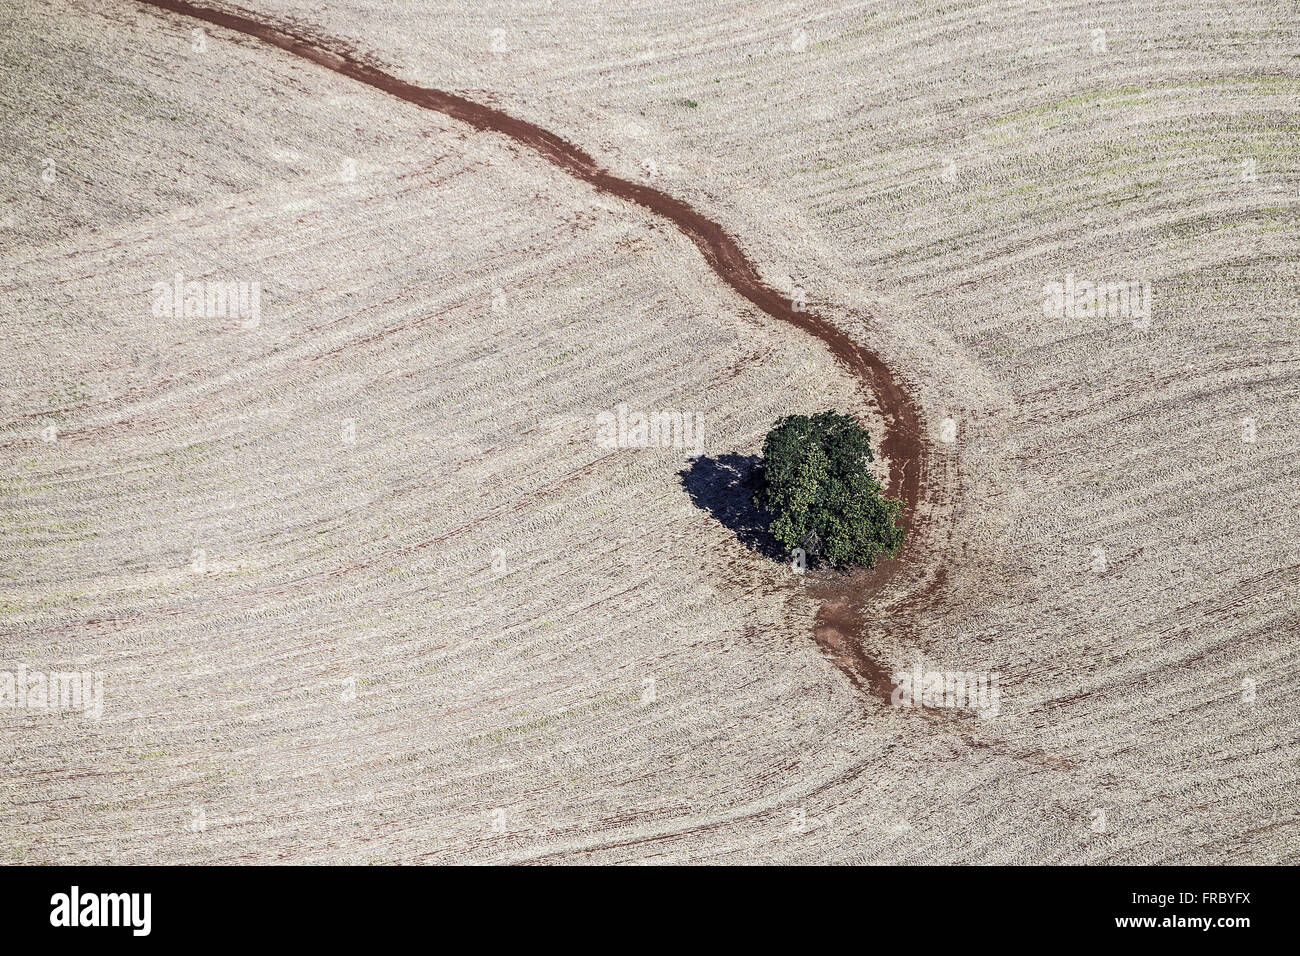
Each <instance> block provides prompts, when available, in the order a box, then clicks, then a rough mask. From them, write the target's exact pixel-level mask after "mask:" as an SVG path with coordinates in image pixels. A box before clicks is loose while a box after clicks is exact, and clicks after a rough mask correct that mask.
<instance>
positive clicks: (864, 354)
mask: <svg viewBox="0 0 1300 956" xmlns="http://www.w3.org/2000/svg"><path fill="white" fill-rule="evenodd" d="M137 2H139V3H142V4H144V5H146V6H152V7H158V8H160V9H163V10H168V11H171V12H173V13H178V14H182V15H184V16H187V17H192V18H194V19H196V20H201V21H203V22H205V23H211V24H213V25H214V26H219V27H223V28H225V29H228V30H235V31H237V32H239V33H243V34H246V35H248V36H251V37H256V38H257V39H259V40H262V41H264V42H266V43H269V44H271V45H272V46H276V47H279V48H280V49H282V50H286V51H288V52H289V53H292V54H294V55H295V56H300V57H303V58H304V59H307V60H310V61H311V62H313V63H316V64H319V65H320V66H323V67H325V68H327V69H330V70H333V71H334V72H335V73H339V74H341V75H343V76H346V77H348V78H349V79H353V80H356V81H358V82H360V83H365V84H366V85H367V86H372V87H374V88H375V89H378V90H382V91H383V92H385V93H388V94H390V95H392V96H396V97H398V98H399V99H403V100H406V101H407V102H409V103H414V104H415V105H417V106H420V107H423V108H424V109H428V110H436V111H437V112H440V113H444V114H446V115H447V116H450V117H451V118H452V119H455V120H458V121H460V122H462V123H466V124H468V125H470V126H472V127H474V128H475V129H479V130H483V131H487V132H493V133H500V134H502V135H504V136H508V137H510V138H511V139H512V140H514V141H515V142H516V143H519V144H520V145H522V146H525V147H527V148H529V149H531V150H533V151H535V152H537V153H538V154H539V155H541V156H543V157H545V158H546V159H547V160H548V161H549V162H551V163H553V164H554V165H555V166H557V167H559V168H560V169H562V170H563V171H564V172H566V173H569V174H570V175H572V176H575V177H576V178H578V179H580V180H582V181H583V182H586V183H590V184H591V185H592V186H595V187H596V188H597V189H598V190H600V191H601V192H605V193H609V194H610V195H613V196H617V197H618V198H619V199H625V200H627V201H629V202H634V203H637V204H638V205H641V206H644V207H645V208H647V209H649V210H650V211H651V212H653V213H655V214H656V215H657V216H660V217H662V218H664V219H666V220H668V221H669V222H671V223H672V224H673V225H674V226H676V227H677V228H678V229H679V230H680V231H681V232H682V234H683V235H685V236H687V237H688V238H690V240H691V241H692V242H693V243H695V245H696V247H697V248H698V249H699V250H700V252H701V253H702V254H703V255H704V258H705V260H706V261H707V262H708V264H709V266H710V267H711V268H712V269H713V271H714V272H715V273H716V274H717V275H718V276H719V277H720V278H721V279H722V280H723V281H724V282H726V283H727V285H729V286H731V288H733V289H734V290H735V291H736V292H738V293H739V294H740V295H742V296H744V297H745V298H746V299H748V300H749V301H750V302H752V303H753V304H754V305H756V306H758V307H759V308H760V309H762V310H763V311H764V312H765V313H767V314H768V315H769V316H771V317H772V318H774V319H777V320H779V321H781V322H786V323H788V324H790V325H793V326H795V327H796V328H799V329H802V330H803V331H805V332H808V333H809V334H811V335H813V336H815V337H816V338H817V339H819V340H820V341H822V342H823V343H825V344H826V346H827V347H828V348H829V349H830V350H831V354H833V355H834V356H835V357H836V358H837V359H838V360H839V361H840V362H842V363H843V364H844V365H845V366H846V367H847V368H848V369H849V370H850V371H851V372H852V373H853V374H854V375H856V376H857V377H858V378H859V379H861V380H862V382H863V385H864V387H865V388H866V389H868V390H869V392H870V393H871V395H872V396H873V397H874V398H875V401H876V403H877V406H878V407H879V409H880V410H881V412H882V414H883V416H884V418H885V422H886V430H885V433H884V436H883V438H882V439H881V440H880V444H879V449H880V453H881V454H882V455H883V457H884V458H885V459H886V460H887V462H888V465H889V482H888V485H887V488H888V489H889V493H890V495H891V496H892V497H896V498H899V499H900V500H902V501H903V502H904V504H905V509H904V518H903V525H904V527H905V528H906V529H907V531H908V535H909V538H910V539H911V540H910V542H909V545H908V546H905V547H904V548H903V549H902V551H901V552H900V554H899V556H898V557H897V558H896V559H894V560H893V561H888V562H884V563H882V564H881V565H880V566H879V567H877V568H874V569H872V570H870V571H858V572H855V573H853V574H850V575H836V576H823V577H822V578H821V580H820V582H819V586H818V588H817V593H818V595H819V597H820V598H821V600H822V601H823V607H822V611H821V612H820V613H819V615H818V620H817V623H816V626H815V629H814V637H815V638H816V640H817V642H818V644H819V645H820V646H821V647H822V648H823V649H824V650H825V651H826V652H827V653H828V654H829V655H830V656H831V658H832V659H833V660H834V661H835V662H836V664H837V666H839V667H840V668H841V670H843V671H844V672H845V674H846V675H847V676H848V677H849V678H850V680H852V681H853V683H854V685H855V686H857V687H858V688H859V689H864V690H867V691H869V692H870V693H871V694H873V695H874V696H875V697H876V698H878V699H879V700H880V701H882V702H885V703H887V702H888V700H889V695H890V691H891V688H892V686H893V685H892V682H891V681H890V679H889V675H888V674H887V673H886V670H885V668H884V667H882V666H881V665H880V664H878V663H877V662H875V661H874V660H873V659H872V658H871V656H870V655H869V654H868V653H867V652H866V650H865V649H864V639H863V638H864V635H863V628H864V621H865V619H866V617H867V616H868V615H869V614H870V613H871V608H870V605H869V603H868V602H869V601H870V598H871V596H872V595H874V594H875V593H876V592H877V591H878V590H879V589H880V587H881V586H882V585H883V584H884V583H885V581H886V580H887V577H888V576H889V575H891V574H892V573H893V571H894V570H895V567H896V565H897V563H898V562H900V561H905V560H908V559H915V557H916V555H917V554H918V548H917V542H916V541H915V537H916V532H917V531H918V530H919V527H918V522H917V520H916V516H917V512H918V506H919V505H920V503H921V495H922V485H923V480H924V476H925V474H926V472H927V468H926V442H925V440H924V438H923V434H924V431H923V425H922V418H921V413H920V410H919V408H918V407H917V404H916V401H915V400H914V399H913V398H912V396H911V395H909V394H908V393H907V391H906V390H905V389H904V388H903V387H902V386H901V385H900V384H899V383H898V381H896V379H895V377H894V375H893V373H891V372H890V370H889V368H888V367H887V366H886V365H885V363H884V361H882V360H881V357H880V356H879V355H878V354H876V353H875V352H874V351H872V350H871V349H870V348H869V347H867V346H866V345H864V344H862V343H860V342H857V341H854V340H853V339H852V338H851V337H850V336H848V335H847V334H845V333H844V332H843V331H842V330H840V329H839V328H837V327H836V325H835V324H834V323H833V322H831V321H830V320H829V319H827V318H825V317H823V316H820V315H818V314H817V313H816V312H815V311H811V310H809V309H807V308H797V309H796V308H795V307H794V305H793V303H792V302H791V300H790V299H789V298H787V297H784V296H782V295H781V294H780V293H779V292H777V290H775V289H773V288H772V287H771V286H769V285H767V284H765V283H764V282H763V280H762V279H761V278H760V277H759V274H758V271H757V270H756V269H755V268H754V266H753V264H752V263H751V262H750V261H749V259H748V258H746V256H745V254H744V253H743V252H742V251H741V249H740V246H739V245H737V243H736V241H735V240H734V239H733V238H732V237H731V236H730V235H728V234H727V232H726V231H725V230H724V229H723V228H722V226H720V225H719V224H718V223H716V222H714V221H713V220H711V219H709V218H707V217H706V216H704V215H703V214H702V213H700V212H699V211H698V210H696V209H695V208H693V207H692V206H691V205H689V204H688V203H686V202H683V201H682V200H680V199H675V198H673V197H672V196H669V195H668V194H666V193H664V192H662V191H660V190H658V189H655V188H653V187H652V186H649V185H647V184H645V183H638V182H633V181H631V180H628V179H623V178H621V177H619V176H615V175H613V174H612V173H610V172H609V171H608V170H605V169H602V168H601V167H600V165H599V164H598V163H597V162H596V161H595V160H594V159H593V158H592V157H591V156H590V155H588V154H587V153H586V152H584V151H583V150H581V149H579V148H578V147H577V146H574V145H573V144H572V143H569V142H567V141H565V140H563V139H561V138H560V137H558V136H556V135H555V134H554V133H551V132H549V131H547V130H544V129H542V128H541V127H539V126H537V125H535V124H533V123H529V122H526V121H524V120H521V119H518V118H516V117H513V116H510V115H509V114H507V113H504V112H502V111H501V110H498V109H494V108H493V107H490V106H486V105H484V104H482V103H476V102H474V101H472V100H469V99H466V98H465V97H463V96H458V95H456V94H454V93H447V92H444V91H442V90H436V89H429V88H427V87H422V86H416V85H414V84H412V83H408V82H406V81H404V80H401V79H398V78H397V77H396V76H393V75H392V74H391V73H388V72H385V71H384V70H382V69H380V68H379V67H378V66H375V65H374V64H372V63H369V62H367V61H366V60H365V59H364V58H363V57H362V56H361V55H360V54H358V53H357V52H356V51H354V50H352V49H350V48H348V47H347V46H346V45H344V44H342V43H339V42H337V41H331V40H329V39H327V38H324V37H319V36H311V35H306V34H304V33H302V32H299V31H296V30H293V29H290V28H288V27H284V26H279V25H276V24H272V23H268V22H265V21H262V20H255V19H252V18H250V17H245V16H241V15H239V14H236V13H229V12H226V11H224V10H214V9H212V8H210V7H203V6H198V5H195V4H192V3H187V2H185V0H137Z"/></svg>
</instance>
